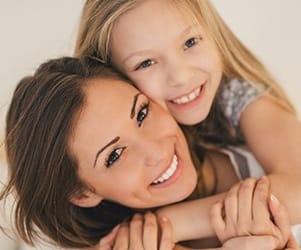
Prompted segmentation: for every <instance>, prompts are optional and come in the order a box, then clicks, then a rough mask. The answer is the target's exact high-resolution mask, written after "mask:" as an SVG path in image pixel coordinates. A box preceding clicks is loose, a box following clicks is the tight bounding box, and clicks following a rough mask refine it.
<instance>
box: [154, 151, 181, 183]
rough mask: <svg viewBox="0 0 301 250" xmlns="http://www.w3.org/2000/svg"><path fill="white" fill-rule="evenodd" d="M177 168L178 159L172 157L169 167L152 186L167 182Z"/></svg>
mask: <svg viewBox="0 0 301 250" xmlns="http://www.w3.org/2000/svg"><path fill="white" fill-rule="evenodd" d="M177 167H178V157H177V156H176V155H174V156H173V159H172V162H171V164H170V167H169V168H168V169H167V170H166V171H165V172H164V173H163V174H162V175H161V176H160V177H159V178H158V179H156V180H154V181H153V183H152V184H158V183H162V182H164V181H167V180H168V179H169V178H170V177H171V176H173V174H174V173H175V172H176V170H177Z"/></svg>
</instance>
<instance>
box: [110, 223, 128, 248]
mask: <svg viewBox="0 0 301 250" xmlns="http://www.w3.org/2000/svg"><path fill="white" fill-rule="evenodd" d="M129 237H130V230H129V224H128V223H127V222H124V223H122V224H121V225H120V227H119V229H118V232H117V236H116V240H115V244H114V246H113V249H114V250H115V249H128V248H129Z"/></svg>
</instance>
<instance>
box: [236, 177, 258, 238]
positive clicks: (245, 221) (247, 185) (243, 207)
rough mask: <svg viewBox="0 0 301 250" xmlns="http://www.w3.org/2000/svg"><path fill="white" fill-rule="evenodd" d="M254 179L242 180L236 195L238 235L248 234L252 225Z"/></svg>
mask: <svg viewBox="0 0 301 250" xmlns="http://www.w3.org/2000/svg"><path fill="white" fill-rule="evenodd" d="M255 186H256V180H255V179H252V178H249V179H246V180H245V181H243V182H242V183H241V185H240V188H239V196H238V198H239V199H238V231H239V235H240V236H244V235H249V234H250V231H251V228H250V226H251V225H252V219H253V218H252V202H253V193H254V189H255Z"/></svg>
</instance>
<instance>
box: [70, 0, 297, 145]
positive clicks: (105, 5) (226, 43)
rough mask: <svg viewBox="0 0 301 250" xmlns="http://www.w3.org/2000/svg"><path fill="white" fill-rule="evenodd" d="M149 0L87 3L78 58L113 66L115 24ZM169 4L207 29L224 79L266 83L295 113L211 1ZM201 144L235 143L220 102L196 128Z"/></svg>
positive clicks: (186, 0) (179, 0)
mask: <svg viewBox="0 0 301 250" xmlns="http://www.w3.org/2000/svg"><path fill="white" fill-rule="evenodd" d="M142 1H146V0H118V1H111V0H87V1H86V3H85V5H84V8H83V12H82V17H81V21H80V28H79V33H78V37H77V42H76V47H75V52H74V55H75V56H93V57H97V58H98V59H100V60H101V61H103V62H104V63H108V64H110V39H111V34H112V29H113V26H114V23H115V21H116V20H117V19H118V18H119V17H120V16H121V15H122V14H124V13H126V12H127V11H129V10H131V9H133V8H135V7H136V6H137V5H138V4H140V3H141V2H142ZM162 1H169V2H170V3H171V4H173V5H174V6H175V7H176V8H178V10H179V11H182V13H183V14H184V15H186V16H187V15H188V16H189V17H190V18H193V19H194V20H193V21H197V22H198V23H199V24H200V25H202V27H203V28H204V29H205V30H206V32H207V34H208V36H209V39H211V41H212V42H213V43H214V45H215V47H216V48H217V50H218V53H219V55H220V58H221V61H222V63H223V78H224V79H231V78H237V79H241V80H245V81H247V82H249V83H250V84H253V86H254V87H255V88H256V85H255V84H254V83H262V84H264V85H265V86H266V87H267V89H268V90H269V91H268V94H269V95H270V96H271V97H272V98H273V99H275V100H276V101H277V102H278V103H279V104H280V105H282V106H283V107H284V108H285V109H286V110H288V111H289V112H291V113H293V114H296V111H295V109H294V107H293V105H292V103H291V102H290V101H289V99H288V97H287V96H286V94H285V93H284V91H283V89H282V88H281V87H280V85H279V84H278V83H277V81H276V80H275V79H274V78H273V76H272V75H271V74H270V73H269V72H268V71H267V69H266V68H265V67H264V65H263V64H262V63H261V62H260V61H259V60H258V59H257V58H256V57H255V56H254V55H253V54H252V52H250V51H249V50H248V49H247V48H246V47H245V46H244V45H243V44H242V43H241V42H240V41H239V39H238V38H237V37H236V36H235V35H234V34H233V32H232V31H231V30H230V28H229V27H228V26H227V24H226V23H225V22H224V21H223V20H222V18H221V17H220V15H219V14H218V13H217V11H216V10H215V8H214V7H213V5H212V4H211V2H210V0H162ZM197 126H198V128H197V129H192V130H193V131H197V133H198V138H199V142H200V141H201V143H202V144H203V145H204V146H205V147H210V148H211V147H212V146H213V148H215V147H216V146H217V145H219V146H220V145H221V144H223V145H225V144H229V143H230V144H235V143H237V137H236V133H235V132H234V131H235V130H234V129H233V127H232V125H231V124H230V123H229V121H228V120H227V119H226V118H225V117H224V115H223V112H222V111H221V108H220V107H219V105H218V103H217V101H215V102H214V103H213V107H212V109H211V111H210V113H209V116H208V118H207V119H206V120H205V121H204V122H202V123H200V124H198V125H197Z"/></svg>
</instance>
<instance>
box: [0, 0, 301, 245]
mask: <svg viewBox="0 0 301 250" xmlns="http://www.w3.org/2000/svg"><path fill="white" fill-rule="evenodd" d="M112 1H115V0H112ZM212 1H213V3H214V4H215V5H216V7H217V9H218V10H219V12H220V14H221V15H222V16H223V17H224V19H225V21H226V22H227V23H228V24H229V26H230V27H231V28H232V30H233V31H234V32H235V33H236V34H237V35H238V37H239V38H240V39H241V40H242V41H243V42H244V43H245V44H246V45H247V46H248V47H249V48H250V49H251V50H252V51H253V52H254V53H255V54H256V55H257V56H258V57H259V58H260V59H261V60H262V61H263V62H264V63H265V64H266V66H267V67H268V68H269V69H270V70H271V72H272V73H274V74H275V76H276V78H277V79H278V80H279V81H280V82H281V83H282V85H283V87H284V89H285V90H286V91H287V93H288V95H289V96H290V97H291V98H292V100H293V102H294V104H295V105H296V107H297V109H298V110H299V111H301V100H300V97H301V82H300V76H299V74H300V72H301V64H300V61H299V60H300V58H301V46H300V45H301V28H300V26H301V15H300V14H299V12H300V10H301V1H300V0H286V1H284V0H223V1H221V0H212ZM83 2H84V0H48V1H46V0H26V1H16V0H15V1H7V0H0V138H2V135H3V128H4V117H5V113H6V109H7V106H8V103H9V99H10V97H11V94H12V91H13V89H14V86H15V85H16V83H17V81H18V80H19V79H20V78H21V77H23V76H25V75H27V74H31V73H32V72H33V71H34V70H35V69H36V67H37V66H38V64H40V63H42V62H43V61H45V60H46V59H48V58H53V57H57V56H63V55H71V51H72V48H73V45H74V39H75V36H76V29H77V24H78V19H79V16H80V9H81V6H82V4H83ZM2 165H4V163H3V162H2ZM0 171H1V173H3V171H4V169H3V168H0ZM0 238H1V237H0ZM5 244H6V243H4V241H3V242H1V239H0V248H1V249H6V250H10V249H14V248H10V247H9V245H5Z"/></svg>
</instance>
